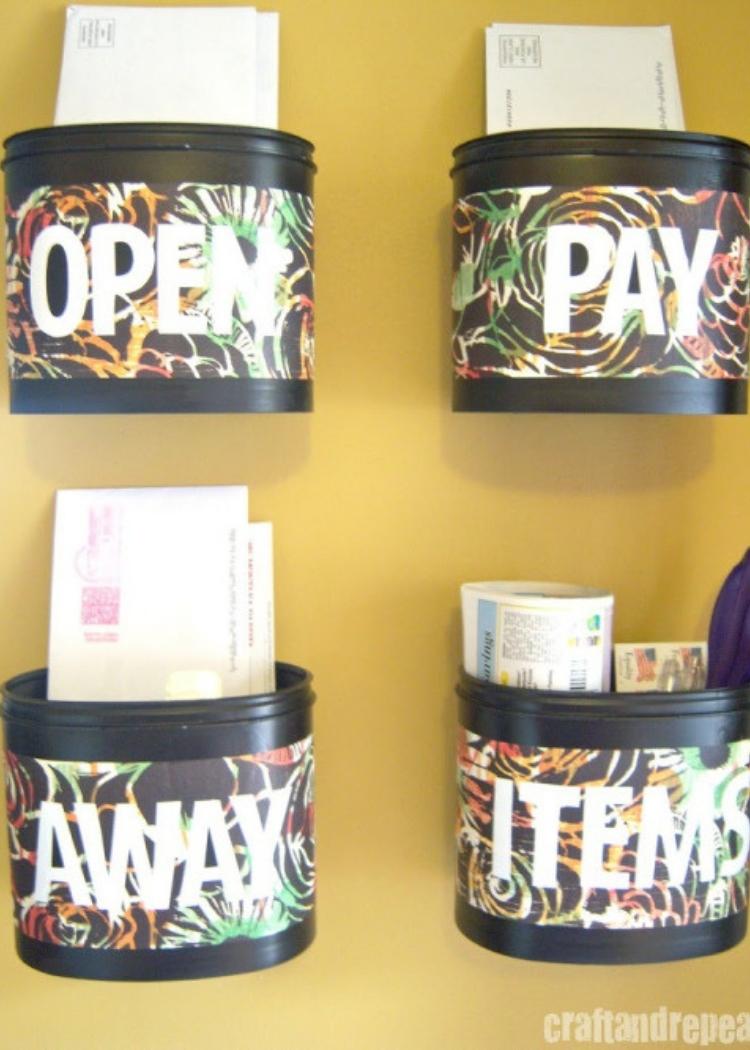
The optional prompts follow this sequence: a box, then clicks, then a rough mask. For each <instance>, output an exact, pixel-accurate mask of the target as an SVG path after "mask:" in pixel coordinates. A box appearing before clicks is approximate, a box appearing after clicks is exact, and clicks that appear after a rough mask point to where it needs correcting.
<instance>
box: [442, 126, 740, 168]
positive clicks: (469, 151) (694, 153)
mask: <svg viewBox="0 0 750 1050" xmlns="http://www.w3.org/2000/svg"><path fill="white" fill-rule="evenodd" d="M628 155H634V156H637V157H640V158H643V159H644V161H646V162H647V161H648V160H650V159H651V158H655V157H661V158H664V157H666V158H670V157H671V158H673V159H675V160H688V159H690V158H695V159H699V160H702V161H706V160H713V161H716V162H722V163H729V164H739V165H741V166H744V167H746V168H749V169H750V146H748V144H747V143H745V142H742V141H741V140H740V139H734V138H727V137H725V136H723V135H706V134H703V133H701V132H692V131H691V132H687V131H656V130H648V129H643V130H639V129H631V128H549V129H544V128H541V129H534V130H532V131H503V132H498V133H497V134H494V135H484V136H482V137H479V138H474V139H470V140H469V141H468V142H463V143H461V144H460V145H459V146H456V148H455V149H454V150H453V156H454V158H455V165H454V167H453V168H452V169H451V174H452V175H455V174H456V173H457V172H459V171H460V170H461V169H462V168H464V167H466V166H468V165H470V164H482V163H486V162H487V161H495V160H504V159H506V158H509V157H554V156H564V157H571V156H590V157H606V156H613V157H622V156H628Z"/></svg>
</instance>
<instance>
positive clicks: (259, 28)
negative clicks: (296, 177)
mask: <svg viewBox="0 0 750 1050" xmlns="http://www.w3.org/2000/svg"><path fill="white" fill-rule="evenodd" d="M277 107H278V15H276V14H274V13H272V12H269V13H264V14H262V15H259V14H258V13H257V12H256V10H255V8H254V7H129V6H122V7H121V6H108V5H72V6H70V7H68V9H67V20H66V27H65V42H64V47H63V59H62V68H61V72H60V83H59V88H58V93H57V108H56V110H55V124H79V123H80V124H89V123H111V122H119V121H126V122H127V121H135V122H139V121H159V122H162V121H163V122H178V123H179V122H196V123H206V124H240V125H261V126H266V127H276V126H277V122H278V113H277Z"/></svg>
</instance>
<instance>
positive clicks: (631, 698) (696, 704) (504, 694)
mask: <svg viewBox="0 0 750 1050" xmlns="http://www.w3.org/2000/svg"><path fill="white" fill-rule="evenodd" d="M456 692H457V693H458V695H459V697H461V699H462V700H466V701H468V702H469V703H472V704H477V705H478V706H480V707H484V708H487V709H489V710H493V711H497V712H498V713H502V714H513V715H529V716H532V717H536V718H539V717H543V718H544V719H545V720H547V719H556V718H560V719H565V720H566V721H569V720H571V719H583V720H586V721H589V722H597V723H600V722H603V721H607V720H619V719H633V718H637V719H643V720H644V721H646V720H648V719H651V718H665V717H668V718H673V717H679V718H689V717H691V716H697V717H702V716H706V715H717V714H728V713H732V712H744V711H750V685H745V686H738V687H736V688H726V689H702V690H695V691H690V692H674V693H664V692H656V691H653V692H648V693H598V692H572V691H571V692H561V691H559V690H557V691H555V690H548V689H518V688H515V687H513V686H506V685H499V684H497V683H495V682H488V681H484V680H482V679H479V678H475V677H474V676H473V675H470V674H468V673H467V672H466V671H465V670H464V668H463V667H461V668H459V680H458V683H457V685H456Z"/></svg>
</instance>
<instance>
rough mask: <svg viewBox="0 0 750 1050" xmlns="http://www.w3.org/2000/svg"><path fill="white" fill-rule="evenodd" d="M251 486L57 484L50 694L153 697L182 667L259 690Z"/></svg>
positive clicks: (232, 689) (227, 686)
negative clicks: (251, 590) (251, 592)
mask: <svg viewBox="0 0 750 1050" xmlns="http://www.w3.org/2000/svg"><path fill="white" fill-rule="evenodd" d="M247 505H248V494H247V489H246V488H245V487H244V486H203V487H196V488H143V489H127V488H124V489H78V490H65V491H60V492H58V494H57V501H56V511H55V536H54V553H53V565H52V602H51V610H50V638H49V683H48V696H49V698H50V699H58V700H154V699H163V698H165V697H166V695H167V683H168V681H169V678H170V675H172V674H173V672H181V671H191V672H214V673H215V674H217V675H218V676H219V677H220V679H221V691H222V693H223V695H224V696H236V695H246V694H247V693H248V692H249V684H250V673H249V648H248V645H247V644H246V639H247V633H248V603H247V593H248V582H247V581H248V576H247V542H246V530H247V511H248V506H247Z"/></svg>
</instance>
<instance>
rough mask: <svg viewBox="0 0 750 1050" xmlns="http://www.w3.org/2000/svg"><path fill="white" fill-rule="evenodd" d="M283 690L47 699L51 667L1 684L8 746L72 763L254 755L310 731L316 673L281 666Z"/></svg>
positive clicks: (279, 678) (279, 674)
mask: <svg viewBox="0 0 750 1050" xmlns="http://www.w3.org/2000/svg"><path fill="white" fill-rule="evenodd" d="M276 676H277V686H278V688H277V689H276V690H275V691H274V692H272V693H261V694H258V695H257V696H238V697H225V698H223V699H218V700H182V701H174V700H150V701H149V700H147V701H109V700H103V701H97V700H85V701H75V700H47V699H46V691H47V672H46V671H45V670H43V669H40V670H36V671H30V672H28V673H26V674H21V675H18V676H16V677H15V678H11V679H10V681H8V682H6V683H5V685H4V686H3V722H4V728H5V740H6V746H7V747H8V748H9V750H11V751H14V752H15V753H16V754H19V755H28V756H30V757H34V758H51V759H54V758H57V759H63V760H65V759H68V760H70V761H132V760H136V759H137V760H140V761H144V762H159V761H165V760H166V761H171V760H176V759H187V758H211V757H216V756H225V755H237V754H252V753H254V752H256V751H265V750H271V749H273V748H276V747H284V746H286V745H287V744H290V743H293V742H295V741H297V740H301V739H303V738H304V737H306V736H308V735H309V734H310V732H311V731H312V705H313V703H314V700H315V694H314V692H313V690H312V687H311V682H312V676H311V675H310V673H309V672H308V671H305V670H304V669H303V668H301V667H296V666H294V665H293V664H285V663H277V665H276Z"/></svg>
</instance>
